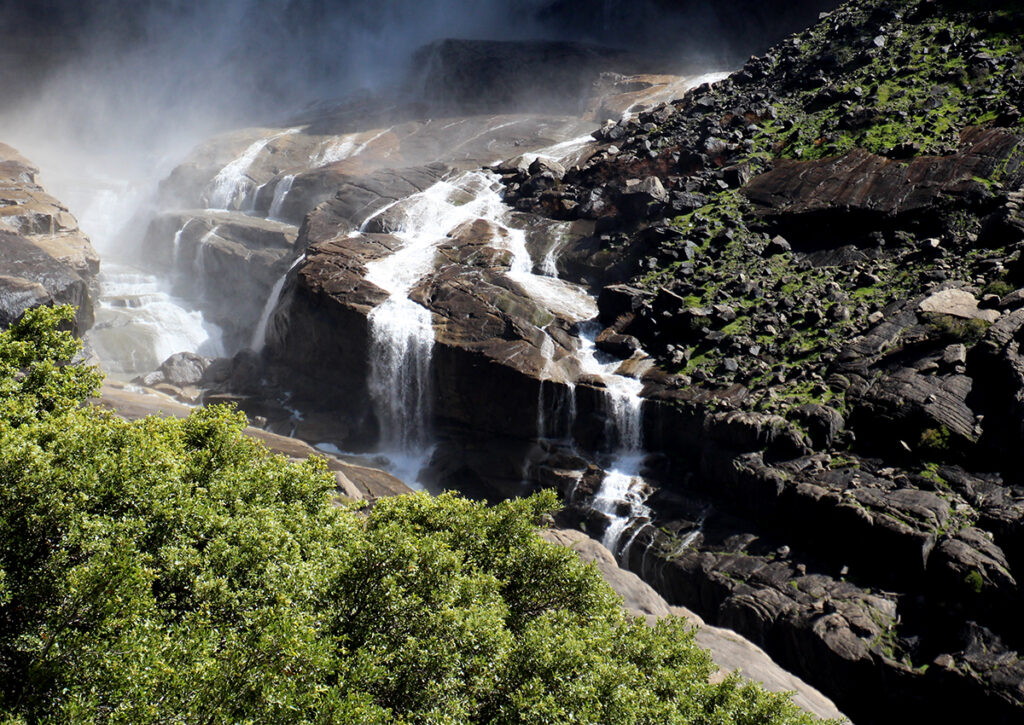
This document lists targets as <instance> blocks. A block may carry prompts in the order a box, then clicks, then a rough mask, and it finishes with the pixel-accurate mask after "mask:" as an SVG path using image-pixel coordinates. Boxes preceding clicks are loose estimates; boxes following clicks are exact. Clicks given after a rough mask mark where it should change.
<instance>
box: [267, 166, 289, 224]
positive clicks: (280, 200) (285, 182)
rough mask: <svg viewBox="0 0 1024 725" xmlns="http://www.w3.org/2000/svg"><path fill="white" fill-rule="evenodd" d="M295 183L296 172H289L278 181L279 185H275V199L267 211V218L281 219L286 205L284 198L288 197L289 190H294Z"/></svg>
mask: <svg viewBox="0 0 1024 725" xmlns="http://www.w3.org/2000/svg"><path fill="white" fill-rule="evenodd" d="M294 183H295V174H289V175H288V176H285V177H283V178H282V179H281V180H280V181H278V182H277V186H275V187H274V199H273V201H271V202H270V210H269V211H268V212H267V219H278V220H279V219H280V217H281V207H283V206H284V200H285V199H286V198H287V197H288V192H289V191H291V190H292V184H294Z"/></svg>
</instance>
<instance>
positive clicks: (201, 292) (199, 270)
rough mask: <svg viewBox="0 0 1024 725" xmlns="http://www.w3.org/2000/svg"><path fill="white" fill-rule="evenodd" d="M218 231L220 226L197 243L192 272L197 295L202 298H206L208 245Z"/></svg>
mask: <svg viewBox="0 0 1024 725" xmlns="http://www.w3.org/2000/svg"><path fill="white" fill-rule="evenodd" d="M218 229H220V225H219V224H218V225H217V226H215V227H214V228H213V229H211V230H210V231H208V232H207V233H206V234H204V235H203V236H201V237H200V238H199V241H198V242H196V256H195V257H194V258H193V259H192V272H193V274H194V275H195V278H194V280H193V284H194V285H195V295H196V296H197V297H200V298H202V297H205V296H206V282H205V275H206V245H207V242H209V241H210V240H211V239H213V237H215V236H217V230H218Z"/></svg>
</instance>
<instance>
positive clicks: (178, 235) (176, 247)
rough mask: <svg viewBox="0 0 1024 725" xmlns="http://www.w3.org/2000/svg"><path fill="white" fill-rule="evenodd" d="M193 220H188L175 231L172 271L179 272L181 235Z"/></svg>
mask: <svg viewBox="0 0 1024 725" xmlns="http://www.w3.org/2000/svg"><path fill="white" fill-rule="evenodd" d="M190 221H192V220H191V219H189V220H188V221H187V222H185V223H184V224H182V225H181V229H179V230H178V231H176V232H175V233H174V246H173V247H172V249H171V272H172V273H174V272H177V270H178V260H179V259H180V258H181V235H182V234H184V233H185V229H186V227H188V222H190Z"/></svg>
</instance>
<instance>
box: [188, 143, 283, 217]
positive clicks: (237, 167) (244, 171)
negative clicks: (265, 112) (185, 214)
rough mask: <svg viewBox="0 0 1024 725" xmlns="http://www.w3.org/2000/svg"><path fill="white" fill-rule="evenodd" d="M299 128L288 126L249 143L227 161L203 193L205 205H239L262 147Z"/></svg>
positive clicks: (211, 206) (226, 206)
mask: <svg viewBox="0 0 1024 725" xmlns="http://www.w3.org/2000/svg"><path fill="white" fill-rule="evenodd" d="M299 130H300V129H297V128H290V129H288V130H286V131H282V132H280V133H276V134H274V135H272V136H265V137H263V138H260V139H257V140H256V141H254V142H253V143H251V144H249V146H248V148H246V149H245V151H243V152H242V155H241V156H239V157H237V158H236V159H234V160H233V161H231V162H230V163H228V164H227V165H226V166H224V168H222V169H221V170H220V171H218V172H217V175H216V176H215V177H213V181H211V182H210V185H209V187H208V188H207V192H206V195H205V198H206V206H207V207H209V208H210V209H229V208H231V207H232V206H240V205H241V203H242V202H243V200H244V199H245V197H246V196H248V192H249V191H250V190H251V189H250V187H252V185H253V182H252V179H250V178H249V176H248V173H249V169H251V168H252V165H253V164H254V163H256V159H258V158H259V156H260V154H261V153H262V152H263V149H265V148H266V147H267V145H268V144H269V143H271V142H272V141H276V140H277V139H279V138H282V137H284V136H287V135H288V134H292V133H298V132H299Z"/></svg>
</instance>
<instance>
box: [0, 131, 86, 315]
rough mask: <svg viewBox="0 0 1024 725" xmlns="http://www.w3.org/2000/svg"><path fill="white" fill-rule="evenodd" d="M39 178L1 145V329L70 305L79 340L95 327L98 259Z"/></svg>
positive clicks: (67, 212)
mask: <svg viewBox="0 0 1024 725" xmlns="http://www.w3.org/2000/svg"><path fill="white" fill-rule="evenodd" d="M38 173H39V171H38V169H36V168H35V167H34V166H32V165H31V163H30V162H29V161H27V160H26V159H25V158H23V157H22V156H21V155H19V154H18V152H16V151H15V150H14V149H12V148H11V147H9V146H5V145H3V144H0V271H2V279H0V326H6V325H9V324H11V323H12V322H14V321H16V320H17V319H19V318H20V317H21V315H22V313H23V312H24V311H25V310H26V309H28V308H30V307H35V306H38V305H48V304H70V305H74V306H75V307H77V308H78V313H77V315H76V316H75V324H74V328H75V333H76V334H79V335H80V334H82V333H83V332H85V330H87V329H88V328H89V327H90V326H91V325H92V323H93V311H92V297H91V296H90V286H91V285H92V284H93V283H94V281H95V276H96V274H97V273H98V272H99V256H98V255H97V254H96V251H95V250H94V249H93V248H92V245H91V244H90V243H89V240H88V239H87V238H86V236H85V235H84V234H83V233H82V232H81V230H79V228H78V222H77V221H76V220H75V218H74V217H73V216H72V215H71V213H70V212H69V211H68V210H67V208H65V207H64V206H62V205H61V204H60V202H58V201H57V200H56V199H54V198H53V197H52V196H50V195H49V194H47V193H46V192H45V191H43V189H42V188H41V187H40V186H39V185H38V184H37V183H36V174H38Z"/></svg>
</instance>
